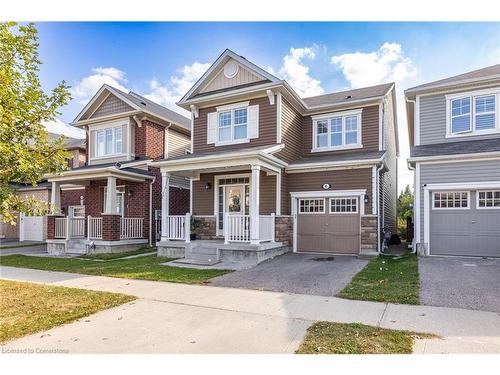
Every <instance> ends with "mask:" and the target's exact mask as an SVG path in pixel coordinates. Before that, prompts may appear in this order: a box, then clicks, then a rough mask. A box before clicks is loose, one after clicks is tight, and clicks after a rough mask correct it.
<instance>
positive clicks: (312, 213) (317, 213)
mask: <svg viewBox="0 0 500 375" xmlns="http://www.w3.org/2000/svg"><path fill="white" fill-rule="evenodd" d="M303 201H322V202H323V210H322V211H318V212H302V211H301V210H300V208H301V202H303ZM298 212H299V214H300V215H322V214H325V213H326V202H325V198H299V200H298Z"/></svg>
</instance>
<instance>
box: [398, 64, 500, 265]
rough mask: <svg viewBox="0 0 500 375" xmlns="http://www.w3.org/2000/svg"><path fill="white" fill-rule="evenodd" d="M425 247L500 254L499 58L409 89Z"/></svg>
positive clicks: (419, 235)
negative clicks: (478, 66) (495, 62)
mask: <svg viewBox="0 0 500 375" xmlns="http://www.w3.org/2000/svg"><path fill="white" fill-rule="evenodd" d="M405 95H406V110H407V117H408V132H409V135H410V146H411V157H410V159H409V160H408V162H409V167H410V168H411V169H413V170H414V174H415V202H414V207H415V209H414V211H415V226H414V228H415V239H414V246H415V249H416V250H418V252H419V253H420V254H423V255H452V256H453V255H458V256H481V257H485V256H493V257H498V256H500V114H499V110H498V107H499V105H500V65H494V66H490V67H487V68H484V69H479V70H475V71H472V72H469V73H465V74H460V75H457V76H454V77H450V78H446V79H442V80H439V81H435V82H431V83H426V84H424V85H420V86H417V87H413V88H411V89H408V90H406V91H405Z"/></svg>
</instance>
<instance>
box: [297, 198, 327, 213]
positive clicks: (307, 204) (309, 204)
mask: <svg viewBox="0 0 500 375" xmlns="http://www.w3.org/2000/svg"><path fill="white" fill-rule="evenodd" d="M299 212H300V213H301V214H324V213H325V200H324V199H300V200H299Z"/></svg>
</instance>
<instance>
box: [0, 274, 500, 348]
mask: <svg viewBox="0 0 500 375" xmlns="http://www.w3.org/2000/svg"><path fill="white" fill-rule="evenodd" d="M0 277H1V278H4V279H12V280H24V281H32V282H38V283H44V284H51V285H61V286H67V287H77V288H83V289H91V290H102V291H110V292H120V293H126V294H130V295H134V296H137V297H139V299H138V300H136V301H134V302H131V303H128V304H125V305H123V306H119V307H116V308H113V309H109V310H106V311H102V312H100V313H97V314H94V315H91V316H89V317H87V318H83V319H80V320H79V321H77V322H74V323H71V324H66V325H64V326H61V327H56V328H53V329H51V330H48V331H46V332H43V333H38V334H34V335H30V336H26V337H24V338H21V339H19V340H15V341H12V342H10V343H8V344H7V345H6V346H5V347H4V348H2V349H5V350H8V349H15V348H26V347H30V348H41V349H49V348H51V349H54V348H56V349H65V350H69V352H70V353H292V352H294V351H295V349H296V348H297V347H298V345H299V344H300V342H301V341H302V339H303V337H304V335H305V333H306V329H307V327H308V326H309V325H310V324H311V323H312V322H313V321H317V320H330V321H336V322H345V323H349V322H359V323H364V324H369V325H373V326H380V327H385V328H393V329H406V330H412V331H417V332H429V333H435V334H438V335H441V336H444V339H442V340H436V339H434V340H417V343H416V345H415V351H416V352H417V353H443V352H444V353H447V352H454V353H471V352H481V353H500V314H497V313H491V312H482V311H472V310H462V309H450V308H443V307H430V306H408V305H394V304H386V303H379V302H364V301H351V300H344V299H340V298H335V297H321V296H311V295H300V294H288V293H276V292H263V291H255V290H246V289H235V288H221V287H213V286H202V285H185V284H175V283H162V282H154V281H144V280H130V279H118V278H110V277H103V276H85V275H79V274H71V273H64V272H49V271H39V270H29V269H22V268H13V267H0Z"/></svg>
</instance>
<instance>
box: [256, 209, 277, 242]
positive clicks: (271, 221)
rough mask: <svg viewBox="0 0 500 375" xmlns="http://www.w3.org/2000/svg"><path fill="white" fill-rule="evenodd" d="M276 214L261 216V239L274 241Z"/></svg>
mask: <svg viewBox="0 0 500 375" xmlns="http://www.w3.org/2000/svg"><path fill="white" fill-rule="evenodd" d="M274 227H275V215H274V214H271V215H260V216H259V237H260V240H261V241H263V242H265V241H271V242H274Z"/></svg>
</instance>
